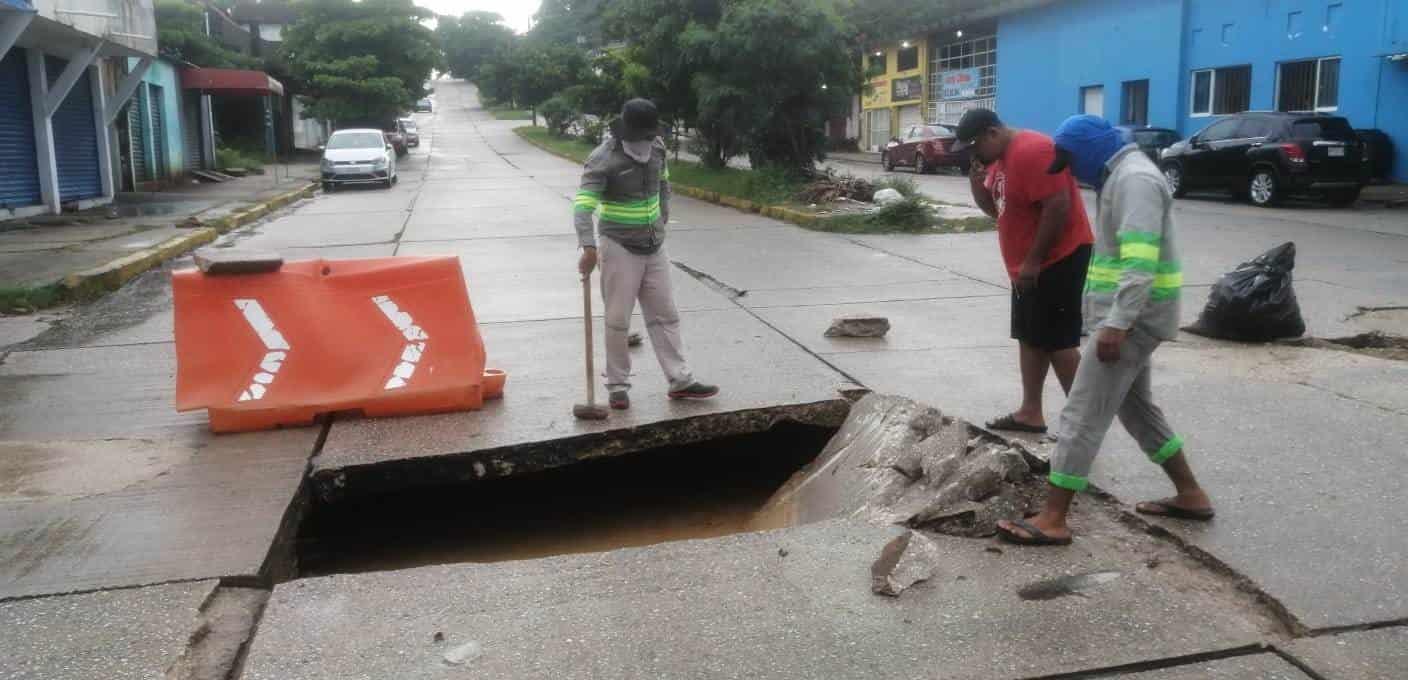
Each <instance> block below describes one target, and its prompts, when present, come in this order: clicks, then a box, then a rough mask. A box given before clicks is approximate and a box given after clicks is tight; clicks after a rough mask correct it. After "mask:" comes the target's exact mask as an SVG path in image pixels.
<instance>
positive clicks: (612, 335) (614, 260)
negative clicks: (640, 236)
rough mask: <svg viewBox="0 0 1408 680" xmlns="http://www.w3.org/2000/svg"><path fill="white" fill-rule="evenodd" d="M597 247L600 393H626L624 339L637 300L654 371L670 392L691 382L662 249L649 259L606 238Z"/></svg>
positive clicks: (627, 374)
mask: <svg viewBox="0 0 1408 680" xmlns="http://www.w3.org/2000/svg"><path fill="white" fill-rule="evenodd" d="M600 242H601V243H600V245H599V246H598V247H597V251H598V254H599V260H600V264H601V299H602V300H603V301H604V302H605V305H606V389H607V390H608V391H611V392H619V391H624V390H629V389H631V355H630V350H629V348H628V347H627V343H626V336H627V335H628V334H629V333H630V330H631V314H633V313H635V306H636V300H640V311H641V315H642V316H643V317H645V330H646V333H647V334H649V335H650V346H651V347H652V348H653V349H654V350H655V358H656V359H658V360H659V361H660V369H661V370H662V371H664V372H665V378H666V380H668V381H669V383H670V389H671V390H680V389H684V388H686V387H689V386H690V385H691V384H692V383H693V382H694V376H693V375H692V374H691V373H690V370H689V364H688V363H687V362H686V361H685V359H684V343H683V342H682V341H681V340H680V313H679V310H677V309H675V293H674V288H673V286H672V285H671V284H670V259H669V258H668V257H666V256H665V248H664V247H663V246H662V247H661V248H660V250H657V251H655V253H654V254H651V255H637V254H635V253H632V252H631V251H629V250H626V248H625V247H624V246H622V245H621V244H619V243H617V242H615V241H613V240H611V239H610V238H607V237H602V238H601V239H600Z"/></svg>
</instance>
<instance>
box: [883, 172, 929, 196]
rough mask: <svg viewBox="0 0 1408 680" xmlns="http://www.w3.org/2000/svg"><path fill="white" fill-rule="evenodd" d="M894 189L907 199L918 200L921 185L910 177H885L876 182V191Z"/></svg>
mask: <svg viewBox="0 0 1408 680" xmlns="http://www.w3.org/2000/svg"><path fill="white" fill-rule="evenodd" d="M881 189H894V190H895V191H898V192H900V195H901V196H904V197H905V198H918V197H919V185H918V184H916V183H915V181H914V180H912V179H910V178H908V177H884V178H881V179H878V180H875V190H876V191H879V190H881Z"/></svg>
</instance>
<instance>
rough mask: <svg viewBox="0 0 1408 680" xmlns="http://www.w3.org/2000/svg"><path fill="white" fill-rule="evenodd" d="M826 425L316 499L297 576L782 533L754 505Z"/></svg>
mask: <svg viewBox="0 0 1408 680" xmlns="http://www.w3.org/2000/svg"><path fill="white" fill-rule="evenodd" d="M835 432H836V430H835V429H834V428H828V427H821V426H816V425H804V424H799V423H795V422H791V421H783V422H780V423H778V424H776V425H774V426H773V427H772V428H770V429H768V430H766V431H763V432H758V433H753V434H744V435H737V436H730V437H723V438H718V439H713V440H707V441H702V442H698V443H692V444H685V445H678V446H664V447H660V448H655V449H650V450H646V451H641V452H637V453H631V454H626V455H622V456H616V457H607V458H597V459H592V460H587V461H583V462H579V463H575V464H572V465H568V466H564V467H559V468H553V469H550V470H546V471H542V472H533V473H525V474H522V475H513V476H508V477H503V478H497V479H489V480H478V481H469V482H464V483H459V484H454V485H446V486H439V487H433V488H418V489H411V490H406V491H398V492H395V493H391V494H384V495H380V496H369V497H359V498H356V499H350V500H343V501H339V502H335V503H321V502H319V503H315V504H314V505H313V506H312V507H311V508H310V509H309V513H308V515H307V516H306V518H305V519H304V521H303V522H302V524H301V526H300V529H299V534H298V571H299V574H300V575H301V576H305V577H307V576H323V575H328V574H337V573H360V572H369V571H386V570H392V569H406V568H412V567H420V566H428V565H433V564H450V563H458V562H501V561H510V560H524V559H535V558H540V557H547V556H551V555H564V554H572V553H584V552H601V551H607V550H614V549H617V548H626V547H636V546H645V545H652V544H656V543H664V542H669V541H678V540H687V539H697V538H714V537H718V536H724V535H729V534H735V533H741V532H746V531H760V530H764V529H773V528H779V525H778V523H779V522H781V521H783V520H781V519H778V518H776V517H773V516H772V515H768V516H762V515H759V514H758V511H759V510H760V509H761V508H762V507H763V506H764V505H765V504H766V502H767V501H768V499H769V498H770V497H771V496H772V495H773V493H774V492H775V491H777V489H778V488H779V487H781V486H782V485H783V484H784V483H785V482H786V481H787V480H788V479H789V478H791V477H792V476H793V475H794V474H795V473H797V472H798V471H799V470H801V469H802V468H804V467H805V466H806V465H807V464H808V463H810V462H811V461H812V460H814V459H815V458H816V456H817V455H818V454H819V453H820V452H821V451H822V449H823V448H824V447H825V446H826V443H827V441H828V440H830V438H831V436H832V435H833V434H835Z"/></svg>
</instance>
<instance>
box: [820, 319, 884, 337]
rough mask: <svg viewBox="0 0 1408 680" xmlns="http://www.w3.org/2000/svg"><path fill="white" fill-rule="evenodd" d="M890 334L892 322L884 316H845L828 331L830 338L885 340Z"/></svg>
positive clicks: (832, 324)
mask: <svg viewBox="0 0 1408 680" xmlns="http://www.w3.org/2000/svg"><path fill="white" fill-rule="evenodd" d="M889 332H890V320H889V319H887V318H885V317H883V316H843V317H840V318H837V319H836V320H835V321H832V322H831V327H830V328H828V329H826V337H828V338H883V337H885V334H886V333H889Z"/></svg>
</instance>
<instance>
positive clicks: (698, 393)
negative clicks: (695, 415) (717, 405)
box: [670, 382, 719, 399]
mask: <svg viewBox="0 0 1408 680" xmlns="http://www.w3.org/2000/svg"><path fill="white" fill-rule="evenodd" d="M718 393H719V388H718V387H717V386H714V385H705V384H704V383H701V382H695V383H690V385H689V387H686V388H683V389H678V390H672V391H671V392H670V398H671V399H712V398H713V397H714V396H715V395H717V394H718Z"/></svg>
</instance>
